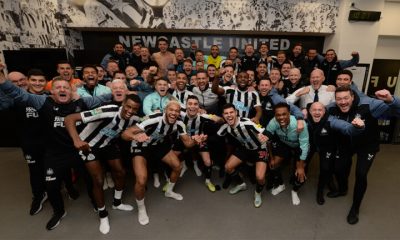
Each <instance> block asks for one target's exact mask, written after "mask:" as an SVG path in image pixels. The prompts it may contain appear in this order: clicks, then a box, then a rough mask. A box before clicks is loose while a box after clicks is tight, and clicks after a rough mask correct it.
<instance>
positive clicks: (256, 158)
mask: <svg viewBox="0 0 400 240" xmlns="http://www.w3.org/2000/svg"><path fill="white" fill-rule="evenodd" d="M232 155H235V156H236V157H237V158H239V159H240V160H242V161H243V162H249V163H256V162H265V163H266V162H267V161H268V151H267V150H266V149H257V150H249V149H247V148H244V147H237V148H236V149H235V151H234V152H233V154H232Z"/></svg>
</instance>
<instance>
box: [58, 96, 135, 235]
mask: <svg viewBox="0 0 400 240" xmlns="http://www.w3.org/2000/svg"><path fill="white" fill-rule="evenodd" d="M139 110H140V98H139V97H138V96H137V95H134V94H131V95H126V98H125V99H124V101H123V103H122V106H121V107H119V106H117V105H107V106H103V107H100V108H97V109H94V110H90V111H85V112H81V113H74V114H71V115H68V116H67V117H66V118H65V127H66V129H67V131H68V133H69V135H70V136H71V138H72V140H73V142H74V146H75V148H76V149H78V150H79V151H80V152H79V154H80V156H81V158H82V160H83V162H84V163H85V166H86V168H87V170H88V171H89V174H90V175H91V177H92V180H93V196H94V199H95V201H96V205H97V209H98V211H99V217H100V226H99V230H100V232H101V233H103V234H107V233H108V232H109V231H110V224H109V219H108V212H107V210H106V206H105V202H104V191H103V184H104V173H103V168H102V165H101V161H102V162H107V163H108V164H109V166H110V167H111V172H112V176H113V178H114V179H113V180H114V182H115V191H114V200H113V205H112V208H113V209H118V210H122V211H132V210H133V208H132V206H130V205H127V204H123V203H122V202H121V196H122V191H123V189H124V187H125V170H124V168H123V166H122V162H121V160H120V159H121V156H120V151H119V148H118V146H117V143H116V139H117V138H118V137H119V135H120V133H121V132H122V131H124V130H125V129H126V128H128V127H130V126H131V125H133V124H135V123H137V122H138V121H139V119H140V118H139V117H138V116H137V114H138V112H139ZM80 121H82V122H83V123H86V124H87V125H86V126H85V128H84V129H83V130H82V131H81V132H80V133H78V130H77V128H76V124H77V123H78V122H80Z"/></svg>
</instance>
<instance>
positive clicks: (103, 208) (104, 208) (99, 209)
mask: <svg viewBox="0 0 400 240" xmlns="http://www.w3.org/2000/svg"><path fill="white" fill-rule="evenodd" d="M97 210H98V211H104V210H106V205H104V206H103V207H100V208H97Z"/></svg>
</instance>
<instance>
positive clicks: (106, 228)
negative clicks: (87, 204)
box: [99, 217, 110, 234]
mask: <svg viewBox="0 0 400 240" xmlns="http://www.w3.org/2000/svg"><path fill="white" fill-rule="evenodd" d="M99 230H100V232H101V233H102V234H107V233H108V232H110V223H109V221H108V217H105V218H100V226H99Z"/></svg>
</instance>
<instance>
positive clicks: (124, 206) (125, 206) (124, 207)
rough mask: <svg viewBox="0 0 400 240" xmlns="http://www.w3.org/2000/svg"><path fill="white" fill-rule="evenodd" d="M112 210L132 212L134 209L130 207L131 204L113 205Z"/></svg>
mask: <svg viewBox="0 0 400 240" xmlns="http://www.w3.org/2000/svg"><path fill="white" fill-rule="evenodd" d="M112 209H117V210H121V211H132V210H133V207H132V206H131V205H129V204H123V203H121V204H120V205H118V206H114V205H112Z"/></svg>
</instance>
